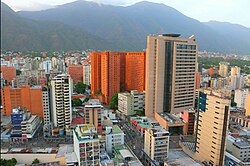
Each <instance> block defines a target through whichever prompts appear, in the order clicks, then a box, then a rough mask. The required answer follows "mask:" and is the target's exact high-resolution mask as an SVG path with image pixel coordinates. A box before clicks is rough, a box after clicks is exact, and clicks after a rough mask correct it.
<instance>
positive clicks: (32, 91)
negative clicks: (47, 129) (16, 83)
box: [1, 86, 43, 118]
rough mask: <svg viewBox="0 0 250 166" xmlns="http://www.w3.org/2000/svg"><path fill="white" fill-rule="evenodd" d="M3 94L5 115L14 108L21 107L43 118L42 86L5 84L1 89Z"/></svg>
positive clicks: (9, 113)
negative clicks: (17, 86) (10, 85)
mask: <svg viewBox="0 0 250 166" xmlns="http://www.w3.org/2000/svg"><path fill="white" fill-rule="evenodd" d="M1 94H2V105H3V114H4V115H11V113H12V109H14V108H17V107H21V108H26V109H27V110H28V111H30V112H31V113H32V114H34V115H38V116H39V117H41V118H43V102H42V87H41V86H34V87H30V86H22V87H21V88H11V87H9V86H5V87H4V88H3V89H1Z"/></svg>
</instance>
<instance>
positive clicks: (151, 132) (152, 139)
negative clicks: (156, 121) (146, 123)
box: [144, 127, 169, 162]
mask: <svg viewBox="0 0 250 166" xmlns="http://www.w3.org/2000/svg"><path fill="white" fill-rule="evenodd" d="M168 150H169V132H168V131H166V130H165V129H163V127H157V128H150V129H147V130H145V137H144V152H145V153H146V154H147V155H148V156H149V157H150V158H151V160H155V161H157V162H164V161H166V160H167V158H168Z"/></svg>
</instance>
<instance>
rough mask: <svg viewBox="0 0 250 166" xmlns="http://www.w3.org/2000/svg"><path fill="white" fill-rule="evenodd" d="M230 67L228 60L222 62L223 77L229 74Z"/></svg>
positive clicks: (220, 69) (221, 73) (221, 74)
mask: <svg viewBox="0 0 250 166" xmlns="http://www.w3.org/2000/svg"><path fill="white" fill-rule="evenodd" d="M228 67H229V63H228V62H220V68H219V75H220V76H222V77H227V76H228Z"/></svg>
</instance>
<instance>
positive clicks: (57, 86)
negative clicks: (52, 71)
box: [51, 74, 73, 135]
mask: <svg viewBox="0 0 250 166" xmlns="http://www.w3.org/2000/svg"><path fill="white" fill-rule="evenodd" d="M72 88H73V81H72V79H71V78H70V76H69V75H66V74H61V75H57V76H56V77H54V78H53V79H52V80H51V93H52V95H51V96H52V102H51V104H52V119H53V120H52V121H53V127H54V128H57V129H59V132H60V134H61V135H63V134H64V132H65V131H66V134H68V133H69V132H70V123H71V120H72V107H71V94H72V91H73V89H72Z"/></svg>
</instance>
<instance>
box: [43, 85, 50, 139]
mask: <svg viewBox="0 0 250 166" xmlns="http://www.w3.org/2000/svg"><path fill="white" fill-rule="evenodd" d="M42 93H43V94H42V95H43V97H42V98H43V123H44V125H43V129H44V130H43V133H44V136H50V134H51V129H52V123H51V122H52V121H51V111H50V110H51V109H50V92H49V89H48V88H46V87H43V89H42Z"/></svg>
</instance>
